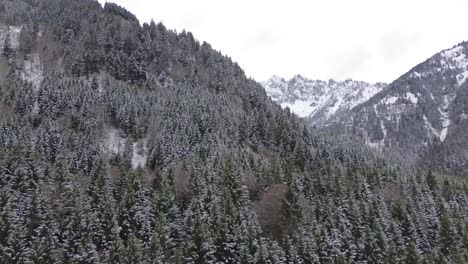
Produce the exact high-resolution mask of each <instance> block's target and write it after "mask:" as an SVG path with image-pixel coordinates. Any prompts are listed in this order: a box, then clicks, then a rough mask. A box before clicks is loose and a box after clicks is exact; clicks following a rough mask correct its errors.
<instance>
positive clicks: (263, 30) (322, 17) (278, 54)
mask: <svg viewBox="0 0 468 264" xmlns="http://www.w3.org/2000/svg"><path fill="white" fill-rule="evenodd" d="M99 2H101V3H104V2H105V0H99ZM110 2H115V3H117V4H119V5H122V6H124V7H125V8H127V9H128V10H129V11H131V12H133V13H135V14H136V15H137V17H138V18H139V20H140V22H142V23H143V22H149V21H150V20H151V19H153V20H154V21H155V22H159V21H162V22H163V23H164V24H165V25H166V27H168V28H171V29H176V30H177V31H178V32H180V31H182V29H186V30H187V31H191V32H192V33H193V34H194V36H195V37H196V38H197V39H198V40H200V41H206V42H208V43H210V44H211V45H212V46H213V47H214V48H215V49H217V50H221V51H222V52H223V53H224V54H226V55H228V56H230V57H231V58H232V59H233V60H235V61H237V62H238V63H239V65H240V66H241V67H242V68H244V70H245V72H246V73H247V75H249V76H251V77H253V78H255V79H256V80H258V81H262V80H266V79H267V78H269V77H270V76H271V75H273V74H277V75H281V76H284V77H286V78H290V77H292V76H293V75H295V74H302V75H304V76H307V77H310V78H313V79H325V80H327V79H330V78H334V79H337V80H343V79H346V78H353V79H356V80H363V81H369V82H377V81H383V82H391V81H392V80H394V79H396V78H397V77H399V76H400V75H401V74H403V73H405V72H406V71H408V70H409V69H410V68H411V67H413V66H415V65H416V64H418V63H419V62H422V61H424V60H425V59H426V58H428V57H429V56H431V55H432V54H434V53H436V52H438V51H440V50H442V49H445V48H450V47H452V46H453V45H455V44H457V43H459V42H461V41H463V40H468V29H467V27H466V14H467V11H468V1H466V0H440V1H433V0H392V1H390V0H386V1H382V0H352V1H351V0H320V1H318V0H317V1H316V0H288V1H285V0H282V1H277V0H236V1H220V0H197V1H193V0H169V1H167V0H166V1H155V0H112V1H110Z"/></svg>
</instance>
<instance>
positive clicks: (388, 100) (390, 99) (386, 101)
mask: <svg viewBox="0 0 468 264" xmlns="http://www.w3.org/2000/svg"><path fill="white" fill-rule="evenodd" d="M396 101H398V97H397V96H390V97H387V98H384V99H383V100H382V103H384V104H394V103H395V102H396Z"/></svg>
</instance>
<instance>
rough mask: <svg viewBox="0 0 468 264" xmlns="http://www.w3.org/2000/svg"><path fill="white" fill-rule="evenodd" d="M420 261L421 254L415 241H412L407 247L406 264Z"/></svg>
mask: <svg viewBox="0 0 468 264" xmlns="http://www.w3.org/2000/svg"><path fill="white" fill-rule="evenodd" d="M418 263H419V256H418V253H417V251H416V244H415V243H414V241H410V242H409V243H408V246H407V247H406V257H405V264H418Z"/></svg>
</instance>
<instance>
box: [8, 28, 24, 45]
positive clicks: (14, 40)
mask: <svg viewBox="0 0 468 264" xmlns="http://www.w3.org/2000/svg"><path fill="white" fill-rule="evenodd" d="M22 28H23V26H10V30H9V33H10V42H11V43H10V44H11V46H12V47H13V48H15V49H17V48H18V47H19V36H20V33H21V29H22Z"/></svg>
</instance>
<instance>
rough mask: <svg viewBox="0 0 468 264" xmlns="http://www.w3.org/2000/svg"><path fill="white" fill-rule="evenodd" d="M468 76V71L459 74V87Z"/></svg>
mask: <svg viewBox="0 0 468 264" xmlns="http://www.w3.org/2000/svg"><path fill="white" fill-rule="evenodd" d="M467 78H468V71H465V72H463V73H460V74H458V75H457V85H458V87H460V86H462V84H464V83H465V81H466V79H467Z"/></svg>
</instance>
